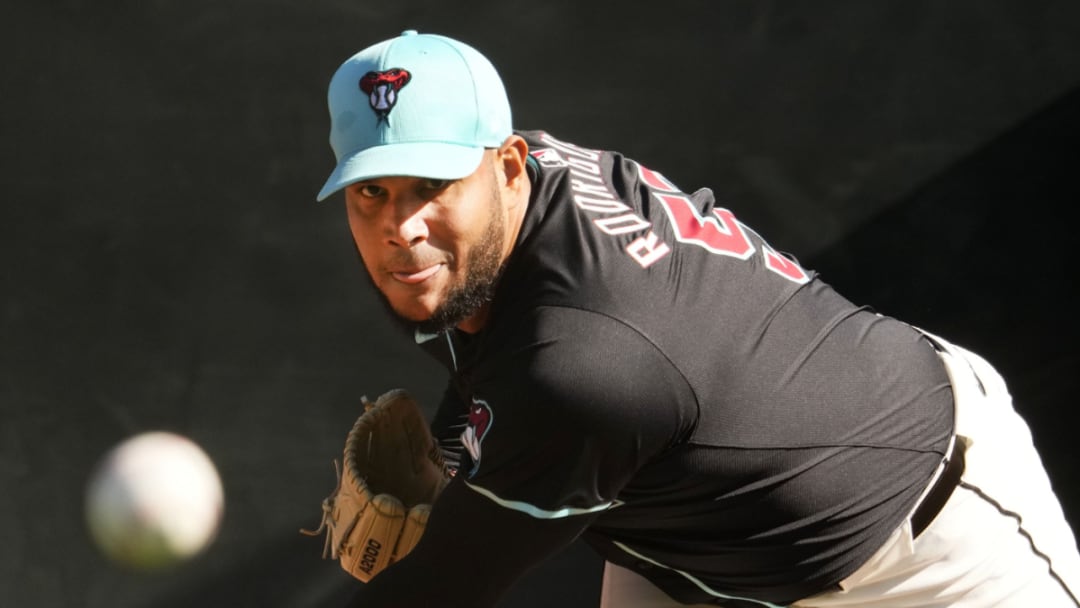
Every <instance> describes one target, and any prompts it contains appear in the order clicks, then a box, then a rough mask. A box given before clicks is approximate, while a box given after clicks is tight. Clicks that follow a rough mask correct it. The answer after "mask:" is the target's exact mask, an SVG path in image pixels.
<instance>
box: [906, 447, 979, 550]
mask: <svg viewBox="0 0 1080 608" xmlns="http://www.w3.org/2000/svg"><path fill="white" fill-rule="evenodd" d="M965 443H966V442H965V441H964V440H963V438H962V437H956V439H955V441H954V442H953V449H952V454H950V455H949V457H948V459H946V461H945V468H944V469H943V470H942V471H941V475H938V478H937V480H936V481H935V482H934V485H933V487H931V488H930V490H928V491H927V492H926V495H925V496H923V499H922V502H920V503H919V505H918V506H917V507H915V511H914V512H913V513H912V514H911V535H912V536H913V537H915V538H918V536H919V535H920V534H922V532H923V530H925V529H926V527H927V526H929V525H930V523H931V522H933V521H934V518H935V517H937V515H938V513H940V512H941V509H942V508H944V507H945V503H946V502H948V501H949V497H950V496H952V493H953V490H955V489H956V486H958V485H960V475H961V474H963V472H964V450H965V449H966V447H965Z"/></svg>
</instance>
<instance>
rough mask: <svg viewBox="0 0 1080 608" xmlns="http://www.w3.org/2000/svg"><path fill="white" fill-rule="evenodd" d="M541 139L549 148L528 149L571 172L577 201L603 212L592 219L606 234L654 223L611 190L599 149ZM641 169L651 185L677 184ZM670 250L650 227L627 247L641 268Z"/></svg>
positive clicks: (586, 208) (547, 137)
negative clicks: (605, 178) (604, 173)
mask: <svg viewBox="0 0 1080 608" xmlns="http://www.w3.org/2000/svg"><path fill="white" fill-rule="evenodd" d="M541 141H542V142H543V143H545V144H547V145H550V146H551V147H550V148H539V149H536V150H531V151H530V152H529V153H530V154H531V155H532V156H533V158H535V159H536V160H537V161H538V162H539V163H540V164H541V166H544V167H548V168H552V169H567V170H569V172H570V180H569V182H570V191H571V193H572V194H571V198H572V200H573V201H574V205H575V206H576V207H577V208H578V209H580V210H582V211H586V212H590V213H600V214H604V217H599V218H594V219H593V220H592V223H593V225H594V226H596V227H597V228H598V229H599V230H600V231H601V232H603V233H604V234H608V235H611V236H618V235H622V234H630V233H633V232H641V231H643V230H648V229H649V228H650V227H652V222H650V221H648V220H646V219H645V218H643V217H641V216H640V215H638V214H637V213H635V212H634V210H633V209H632V208H631V207H630V206H629V205H627V204H626V203H624V202H623V201H622V200H620V199H619V197H617V196H616V195H615V193H614V192H612V190H611V186H610V185H608V183H607V181H606V180H604V179H603V177H602V175H603V171H602V170H601V167H600V163H599V162H598V161H599V160H600V152H597V151H595V150H586V149H584V148H581V147H579V146H575V145H573V144H569V143H566V142H563V141H559V140H558V139H555V138H554V137H552V136H551V135H548V134H547V133H544V134H543V135H542V136H541ZM637 167H638V173H639V174H640V175H642V176H644V177H643V179H646V178H647V182H646V183H648V184H649V185H650V186H658V187H665V188H674V186H672V185H671V183H670V182H668V181H667V180H666V179H664V177H663V176H662V175H660V174H659V173H657V172H655V171H650V170H648V169H645V168H644V167H641V166H640V165H637ZM670 252H671V248H670V247H669V246H668V245H667V243H664V242H663V241H661V240H660V237H658V236H657V235H656V234H655V233H653V232H652V231H651V230H650V231H649V232H648V233H647V234H646V235H645V236H643V237H639V238H637V239H635V240H634V241H632V242H631V243H630V244H629V245H628V246H627V247H626V253H627V254H628V255H629V256H630V258H631V259H633V260H634V261H635V262H637V263H638V264H640V265H641V267H642V268H647V267H649V266H650V265H652V264H654V263H656V261H657V260H659V259H661V258H663V257H664V256H665V255H667V254H668V253H670Z"/></svg>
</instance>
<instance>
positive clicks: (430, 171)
mask: <svg viewBox="0 0 1080 608" xmlns="http://www.w3.org/2000/svg"><path fill="white" fill-rule="evenodd" d="M483 156H484V148H482V147H473V146H463V145H461V144H447V143H432V142H425V143H397V144H387V145H383V146H375V147H373V148H368V149H366V150H362V151H360V152H357V153H355V154H350V155H348V156H346V157H345V158H343V159H341V162H339V163H338V165H337V167H335V168H334V172H333V173H331V174H330V179H328V180H326V184H325V185H324V186H323V187H322V190H320V191H319V195H318V197H317V199H316V200H319V201H322V200H324V199H326V198H327V197H328V196H330V195H331V194H333V193H335V192H337V191H338V190H341V189H342V188H344V187H345V186H348V185H349V184H354V183H356V182H358V181H361V180H365V179H372V178H375V177H389V176H397V175H402V176H411V177H430V178H433V179H461V178H463V177H465V176H467V175H470V174H472V172H473V171H476V168H477V167H479V166H480V160H481V158H483Z"/></svg>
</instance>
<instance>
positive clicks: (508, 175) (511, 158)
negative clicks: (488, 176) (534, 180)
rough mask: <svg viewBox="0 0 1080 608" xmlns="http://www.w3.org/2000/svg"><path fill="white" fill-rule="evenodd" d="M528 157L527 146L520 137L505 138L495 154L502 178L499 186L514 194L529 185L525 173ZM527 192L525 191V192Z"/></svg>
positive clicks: (515, 135)
mask: <svg viewBox="0 0 1080 608" xmlns="http://www.w3.org/2000/svg"><path fill="white" fill-rule="evenodd" d="M528 156H529V144H528V143H526V142H525V140H524V139H522V137H521V136H520V135H517V134H513V135H510V136H509V137H507V138H506V139H505V140H504V141H503V143H502V145H501V146H499V149H498V151H497V152H496V163H497V166H498V168H499V173H500V175H501V177H502V179H501V180H500V181H501V183H500V185H501V186H502V187H504V188H506V189H508V190H511V191H514V192H521V191H522V189H523V188H526V187H527V186H528V184H529V176H528V174H527V173H526V171H525V165H526V159H527V158H528ZM526 191H527V190H526Z"/></svg>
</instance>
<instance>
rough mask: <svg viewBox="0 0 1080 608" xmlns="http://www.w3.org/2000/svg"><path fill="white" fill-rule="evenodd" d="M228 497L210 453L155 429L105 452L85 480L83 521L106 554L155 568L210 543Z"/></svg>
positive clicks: (127, 563) (193, 552)
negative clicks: (208, 454)
mask: <svg viewBox="0 0 1080 608" xmlns="http://www.w3.org/2000/svg"><path fill="white" fill-rule="evenodd" d="M224 502H225V493H224V490H223V488H222V484H221V477H220V476H219V475H218V471H217V468H216V467H215V466H214V463H213V461H212V460H211V459H210V457H209V456H207V454H206V452H204V451H203V450H202V448H200V447H199V446H198V445H196V444H195V443H194V442H193V441H191V440H190V439H188V438H186V437H183V436H181V435H177V434H175V433H169V432H164V431H153V432H146V433H142V434H139V435H135V436H133V437H130V438H128V439H127V440H125V441H123V442H122V443H120V444H119V445H117V446H115V447H114V448H113V449H111V450H109V452H108V453H106V454H105V456H104V457H102V459H101V461H100V462H99V463H98V465H97V467H96V468H95V470H94V472H93V473H92V475H91V477H90V481H89V483H88V484H87V491H86V521H87V524H88V526H89V528H90V534H91V536H92V537H93V539H94V541H95V542H96V543H97V544H98V546H99V547H100V549H101V550H102V551H103V552H104V553H105V555H106V556H108V557H109V558H112V559H114V560H116V561H117V562H120V563H122V564H125V565H127V566H131V567H134V568H137V569H156V568H160V567H163V566H168V565H171V564H174V563H176V562H179V561H182V560H185V559H187V558H190V557H192V556H194V555H195V554H197V553H199V552H201V551H202V550H204V549H205V548H206V547H207V546H209V545H210V544H211V543H212V542H213V540H214V538H215V537H216V536H217V532H218V527H219V526H220V523H221V518H222V514H223V512H224Z"/></svg>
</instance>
